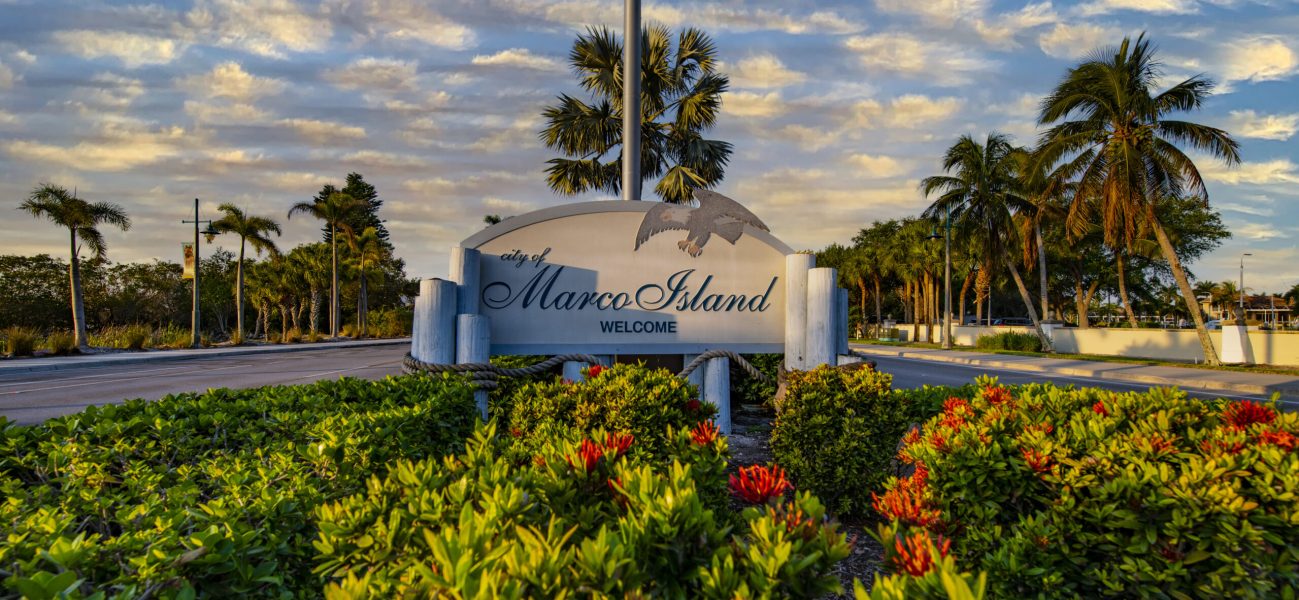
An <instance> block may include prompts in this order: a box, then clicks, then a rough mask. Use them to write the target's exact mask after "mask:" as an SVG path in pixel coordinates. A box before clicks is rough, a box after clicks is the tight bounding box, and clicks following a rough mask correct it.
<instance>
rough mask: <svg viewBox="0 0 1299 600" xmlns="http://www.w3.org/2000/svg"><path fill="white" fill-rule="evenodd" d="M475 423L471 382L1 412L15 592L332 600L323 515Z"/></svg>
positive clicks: (426, 381)
mask: <svg viewBox="0 0 1299 600" xmlns="http://www.w3.org/2000/svg"><path fill="white" fill-rule="evenodd" d="M474 415H475V409H474V404H473V399H472V394H471V393H470V390H469V389H468V388H467V386H466V385H465V384H464V383H462V382H460V381H459V380H454V379H442V378H431V377H404V378H398V379H394V378H389V379H386V380H383V381H378V382H370V381H361V380H356V379H343V380H340V381H330V382H321V383H317V384H313V385H305V386H297V387H267V388H259V389H251V390H237V391H236V390H225V389H219V390H211V391H209V392H207V393H204V394H179V395H174V396H168V397H165V398H163V399H161V400H158V401H156V402H145V401H142V400H133V401H129V402H127V403H125V404H121V405H106V406H103V407H92V408H89V409H87V410H86V411H85V412H83V413H80V414H76V415H70V416H66V417H60V418H56V419H52V420H50V421H47V422H46V423H45V424H43V425H40V426H36V427H15V426H13V424H12V423H10V422H8V421H6V420H4V419H3V418H0V496H3V497H4V498H6V501H5V502H3V503H0V523H3V524H4V530H5V532H6V533H5V536H6V537H5V538H3V540H2V541H0V565H4V566H3V567H0V568H3V570H4V572H5V574H4V577H5V579H4V582H3V585H4V588H3V589H4V590H5V592H4V593H0V595H26V596H32V597H53V595H49V594H46V593H45V592H41V590H45V591H52V590H53V591H62V590H63V589H64V588H69V589H70V590H71V592H70V595H74V596H75V595H89V594H92V593H94V592H103V593H104V594H106V595H107V596H120V597H138V596H141V595H145V594H146V593H148V594H153V595H159V594H161V595H164V596H175V597H186V596H188V597H193V592H194V591H196V590H197V591H199V592H201V593H202V594H203V595H205V596H209V597H222V596H225V597H247V596H259V597H293V596H316V595H318V594H319V590H320V588H321V586H322V585H323V583H322V581H321V579H320V578H319V577H318V576H316V575H314V574H312V572H311V570H312V567H313V564H312V562H313V557H314V551H313V550H312V548H311V540H312V539H314V538H315V537H316V533H317V526H316V521H315V517H314V509H315V507H317V506H319V505H321V504H322V503H325V502H330V501H334V500H337V499H339V498H343V497H346V496H349V495H352V494H355V493H357V492H359V491H361V490H363V489H365V483H366V481H367V480H368V479H370V478H371V477H372V476H378V477H382V476H383V474H384V473H385V472H386V470H387V465H388V464H389V463H390V462H392V461H394V460H397V459H423V458H432V457H439V456H442V455H443V454H445V453H447V452H451V451H453V450H454V449H455V448H458V447H461V446H462V444H463V441H464V439H465V437H466V436H467V435H468V433H469V432H470V431H471V430H472V425H473V422H474V420H475V416H474ZM69 574H70V575H69ZM147 590H153V591H152V592H146V591H147ZM38 592H40V593H38Z"/></svg>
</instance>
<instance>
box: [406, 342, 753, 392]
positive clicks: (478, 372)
mask: <svg viewBox="0 0 1299 600" xmlns="http://www.w3.org/2000/svg"><path fill="white" fill-rule="evenodd" d="M712 358H729V359H731V363H732V364H734V365H735V366H736V367H738V368H739V369H740V370H742V371H744V373H745V374H747V375H748V376H750V377H753V378H754V379H757V380H759V381H769V380H770V378H769V377H767V376H766V375H764V374H763V373H762V371H759V370H758V369H757V368H756V367H754V366H753V365H752V364H750V363H749V361H747V360H744V357H742V356H740V355H739V354H736V353H734V352H731V351H730V350H709V351H707V352H704V353H703V354H700V355H699V356H698V357H696V358H695V359H694V360H692V361H690V364H689V365H686V368H685V369H683V370H682V371H681V372H680V373H678V374H677V377H680V378H682V379H685V378H687V377H689V376H690V374H691V373H693V372H694V371H695V369H698V368H699V366H700V365H702V364H704V363H705V362H707V361H708V360H709V359H712ZM569 361H573V362H584V363H587V364H589V365H597V364H600V360H599V359H598V358H596V357H594V356H591V355H590V354H561V355H559V356H552V357H550V358H547V359H546V360H543V361H541V362H539V363H536V364H533V365H529V366H526V367H516V368H505V367H499V366H496V365H494V364H491V363H465V364H459V365H443V364H435V363H426V362H424V361H422V360H419V359H417V358H415V357H414V356H411V354H410V353H409V352H407V353H406V357H405V358H403V359H402V369H403V370H404V371H405V372H406V373H407V374H413V373H419V372H424V373H468V374H469V380H470V383H472V384H473V385H474V386H475V387H477V388H478V389H482V390H492V389H496V388H497V387H499V386H500V383H499V382H498V381H497V380H498V379H499V378H501V377H526V376H528V375H537V374H540V373H545V372H546V371H549V370H550V369H553V368H555V367H556V366H558V365H561V364H563V363H566V362H569Z"/></svg>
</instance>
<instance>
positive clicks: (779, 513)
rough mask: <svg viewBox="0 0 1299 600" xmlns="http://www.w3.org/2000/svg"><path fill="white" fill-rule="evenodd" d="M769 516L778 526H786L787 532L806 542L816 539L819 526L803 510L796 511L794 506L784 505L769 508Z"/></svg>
mask: <svg viewBox="0 0 1299 600" xmlns="http://www.w3.org/2000/svg"><path fill="white" fill-rule="evenodd" d="M767 515H768V516H769V517H771V519H772V520H773V521H775V522H776V524H777V525H784V526H785V531H786V532H788V533H790V534H792V535H795V536H798V537H801V538H803V539H804V540H810V539H812V538H814V537H816V534H817V533H818V527H817V524H816V523H815V522H814V521H812V518H811V517H809V516H807V515H806V514H804V513H803V509H801V508H797V509H796V508H794V506H793V505H792V504H789V503H784V504H780V505H777V506H768V507H767Z"/></svg>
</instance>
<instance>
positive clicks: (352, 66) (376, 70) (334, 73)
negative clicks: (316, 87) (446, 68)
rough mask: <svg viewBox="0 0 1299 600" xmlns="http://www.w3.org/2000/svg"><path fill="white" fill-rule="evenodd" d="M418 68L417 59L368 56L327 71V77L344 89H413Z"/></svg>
mask: <svg viewBox="0 0 1299 600" xmlns="http://www.w3.org/2000/svg"><path fill="white" fill-rule="evenodd" d="M416 68H417V65H416V63H415V61H404V60H397V59H394V58H373V57H366V58H360V59H357V60H354V61H352V62H351V63H349V64H348V65H347V66H344V67H340V68H338V69H331V70H329V71H326V72H325V79H327V80H329V81H330V82H331V83H333V84H334V85H335V86H336V87H338V88H340V89H344V90H365V91H374V90H379V91H396V90H413V89H415V87H416V86H415V76H416V75H415V71H416Z"/></svg>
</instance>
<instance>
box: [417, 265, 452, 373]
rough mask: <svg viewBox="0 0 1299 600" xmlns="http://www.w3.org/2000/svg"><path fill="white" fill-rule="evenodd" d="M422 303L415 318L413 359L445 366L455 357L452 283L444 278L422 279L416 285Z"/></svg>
mask: <svg viewBox="0 0 1299 600" xmlns="http://www.w3.org/2000/svg"><path fill="white" fill-rule="evenodd" d="M419 295H420V299H421V300H422V302H417V303H416V307H417V308H418V309H419V310H418V311H417V312H416V313H415V321H417V322H420V324H419V332H420V339H419V346H418V347H417V348H415V350H416V351H417V352H415V358H418V359H419V360H422V361H424V362H427V363H433V364H439V365H447V364H451V363H452V361H454V360H455V358H456V284H455V282H452V281H447V280H445V279H425V280H423V281H421V282H420V284H419Z"/></svg>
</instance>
